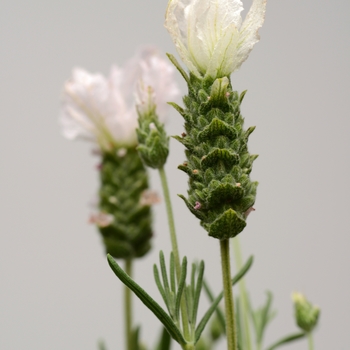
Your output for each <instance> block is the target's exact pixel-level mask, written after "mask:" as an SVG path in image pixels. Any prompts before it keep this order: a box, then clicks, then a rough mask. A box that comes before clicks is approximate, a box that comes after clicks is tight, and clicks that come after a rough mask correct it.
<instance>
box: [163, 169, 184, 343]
mask: <svg viewBox="0 0 350 350" xmlns="http://www.w3.org/2000/svg"><path fill="white" fill-rule="evenodd" d="M159 176H160V180H161V182H162V188H163V193H164V200H165V206H166V211H167V215H168V223H169V231H170V240H171V247H172V251H173V254H174V261H175V271H176V277H177V281H178V282H179V281H180V276H181V264H180V255H179V249H178V245H177V238H176V231H175V223H174V215H173V209H172V206H171V200H170V194H169V187H168V181H167V178H166V174H165V171H164V167H161V168H159ZM185 298H186V293H184V294H183V296H182V298H181V319H182V327H183V332H184V333H183V334H184V338H185V339H186V340H189V339H190V331H189V327H188V315H187V307H186V299H185Z"/></svg>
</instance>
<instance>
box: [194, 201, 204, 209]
mask: <svg viewBox="0 0 350 350" xmlns="http://www.w3.org/2000/svg"><path fill="white" fill-rule="evenodd" d="M201 207H202V204H200V203H199V202H196V205H195V206H194V207H193V208H194V209H195V210H199V209H200V208H201Z"/></svg>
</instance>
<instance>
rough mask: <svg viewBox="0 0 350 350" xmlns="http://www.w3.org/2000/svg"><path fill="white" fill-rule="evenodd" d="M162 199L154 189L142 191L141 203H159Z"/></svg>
mask: <svg viewBox="0 0 350 350" xmlns="http://www.w3.org/2000/svg"><path fill="white" fill-rule="evenodd" d="M160 201H161V200H160V197H159V196H158V193H157V192H155V191H152V190H145V191H143V192H142V195H141V198H140V205H142V206H144V205H153V204H157V203H159V202H160Z"/></svg>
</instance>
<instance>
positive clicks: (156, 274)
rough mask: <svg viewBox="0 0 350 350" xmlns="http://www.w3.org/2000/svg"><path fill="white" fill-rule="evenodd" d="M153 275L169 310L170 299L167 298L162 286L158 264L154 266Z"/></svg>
mask: <svg viewBox="0 0 350 350" xmlns="http://www.w3.org/2000/svg"><path fill="white" fill-rule="evenodd" d="M153 275H154V280H155V281H156V285H157V287H158V290H159V292H160V295H161V296H162V298H163V300H164V303H165V305H166V306H167V308H168V310H169V306H168V299H167V297H166V294H165V291H164V288H163V286H162V282H161V281H160V277H159V270H158V267H157V265H156V264H154V265H153Z"/></svg>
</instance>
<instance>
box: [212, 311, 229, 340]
mask: <svg viewBox="0 0 350 350" xmlns="http://www.w3.org/2000/svg"><path fill="white" fill-rule="evenodd" d="M224 334H225V331H224V330H223V329H222V325H221V323H220V321H219V320H218V318H217V317H214V318H213V321H212V323H211V325H210V335H211V339H212V340H213V341H214V342H215V341H217V340H218V339H219V338H220V337H221V336H222V335H224Z"/></svg>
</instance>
